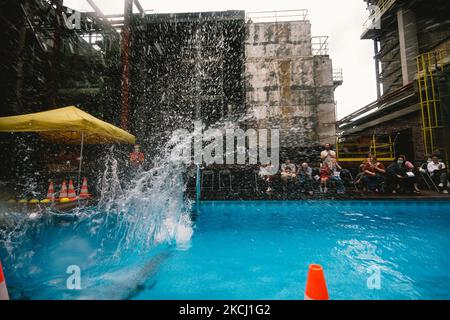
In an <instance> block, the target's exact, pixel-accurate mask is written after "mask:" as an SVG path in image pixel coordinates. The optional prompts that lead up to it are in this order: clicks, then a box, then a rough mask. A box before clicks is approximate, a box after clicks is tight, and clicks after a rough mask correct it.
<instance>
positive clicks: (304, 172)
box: [297, 162, 314, 195]
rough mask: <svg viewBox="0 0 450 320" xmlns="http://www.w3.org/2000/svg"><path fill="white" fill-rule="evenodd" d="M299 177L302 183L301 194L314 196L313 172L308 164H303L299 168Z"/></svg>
mask: <svg viewBox="0 0 450 320" xmlns="http://www.w3.org/2000/svg"><path fill="white" fill-rule="evenodd" d="M297 176H298V180H299V183H300V188H301V192H308V194H309V195H313V193H314V192H313V185H314V179H313V170H312V168H311V167H310V166H309V165H308V163H306V162H303V163H302V164H301V165H300V166H299V168H298V171H297Z"/></svg>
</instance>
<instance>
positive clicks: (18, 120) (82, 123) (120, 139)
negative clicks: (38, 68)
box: [0, 106, 136, 144]
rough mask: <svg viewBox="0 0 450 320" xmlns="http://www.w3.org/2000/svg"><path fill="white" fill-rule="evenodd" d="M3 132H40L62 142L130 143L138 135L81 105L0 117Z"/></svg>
mask: <svg viewBox="0 0 450 320" xmlns="http://www.w3.org/2000/svg"><path fill="white" fill-rule="evenodd" d="M0 132H37V133H39V135H40V136H42V137H43V138H44V139H46V140H49V141H52V142H55V143H62V144H74V143H76V144H78V143H80V141H81V140H82V136H84V137H83V140H84V141H83V142H84V143H85V144H103V143H128V144H134V143H135V140H136V138H135V137H134V136H133V135H132V134H130V133H128V132H126V131H125V130H122V129H120V128H118V127H116V126H113V125H112V124H110V123H107V122H105V121H102V120H100V119H97V118H96V117H94V116H91V115H90V114H89V113H87V112H84V111H82V110H80V109H78V108H77V107H74V106H70V107H64V108H59V109H54V110H49V111H43V112H36V113H30V114H24V115H20V116H10V117H2V118H0Z"/></svg>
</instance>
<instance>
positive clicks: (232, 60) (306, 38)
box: [131, 10, 342, 149]
mask: <svg viewBox="0 0 450 320" xmlns="http://www.w3.org/2000/svg"><path fill="white" fill-rule="evenodd" d="M133 31H134V32H132V34H133V41H132V47H131V51H132V59H131V70H132V72H131V88H132V92H134V94H132V97H134V98H132V101H131V110H133V113H132V117H133V121H132V123H134V125H135V126H136V127H139V128H141V131H142V132H146V130H145V128H152V127H153V126H154V124H155V123H164V128H165V129H169V130H172V129H176V128H178V127H185V126H186V125H189V124H190V122H188V121H186V119H191V120H194V119H201V120H202V121H203V122H204V123H205V124H206V125H210V124H214V123H215V122H216V121H219V120H231V121H235V122H236V123H238V122H239V123H240V124H241V125H243V126H244V127H247V128H253V129H258V128H264V129H274V128H276V129H280V137H281V147H282V148H285V149H289V148H298V147H311V146H318V145H319V144H323V143H325V142H334V140H335V128H336V125H335V123H336V115H335V101H334V90H335V88H336V86H338V85H340V84H341V83H342V73H339V72H336V73H333V68H332V61H331V59H330V57H329V55H328V47H327V42H326V39H327V38H326V37H312V35H311V24H310V22H309V20H308V18H307V10H293V11H279V12H258V13H247V14H245V12H243V11H225V12H203V13H180V14H151V15H146V16H145V17H144V18H142V19H138V18H136V19H134V22H133ZM243 119H245V121H242V120H243ZM142 128H144V129H142ZM149 130H150V129H149ZM133 131H135V132H136V134H137V135H138V136H139V134H140V132H139V131H138V130H133ZM161 134H163V133H161ZM140 138H142V139H143V140H149V139H153V140H154V141H155V142H158V141H161V137H158V136H153V137H148V135H145V134H143V136H142V137H140Z"/></svg>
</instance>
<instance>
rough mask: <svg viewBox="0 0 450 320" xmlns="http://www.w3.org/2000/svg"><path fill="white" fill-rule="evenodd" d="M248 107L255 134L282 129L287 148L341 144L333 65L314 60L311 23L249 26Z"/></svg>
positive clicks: (249, 24)
mask: <svg viewBox="0 0 450 320" xmlns="http://www.w3.org/2000/svg"><path fill="white" fill-rule="evenodd" d="M245 52H246V61H245V67H246V106H247V111H248V114H249V115H250V118H251V120H250V121H249V126H250V127H254V128H268V129H270V128H279V129H280V139H281V146H282V147H297V146H303V147H304V146H308V145H316V144H319V143H324V142H334V140H335V121H336V120H335V118H336V117H335V106H334V86H333V79H332V78H333V72H332V63H331V60H330V59H329V57H328V56H313V55H312V49H311V24H310V22H309V21H295V22H281V23H280V22H279V23H248V24H247V28H246V41H245Z"/></svg>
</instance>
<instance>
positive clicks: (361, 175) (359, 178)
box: [353, 163, 366, 191]
mask: <svg viewBox="0 0 450 320" xmlns="http://www.w3.org/2000/svg"><path fill="white" fill-rule="evenodd" d="M365 167H366V165H365V164H364V163H361V164H360V165H359V171H358V174H357V175H356V177H355V181H354V182H353V183H354V184H355V186H356V188H357V189H363V191H365V190H366V186H365V185H364V183H363V178H364V177H365V172H364V169H365Z"/></svg>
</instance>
